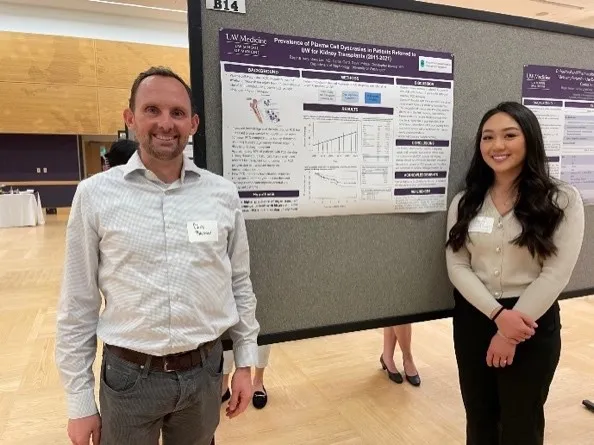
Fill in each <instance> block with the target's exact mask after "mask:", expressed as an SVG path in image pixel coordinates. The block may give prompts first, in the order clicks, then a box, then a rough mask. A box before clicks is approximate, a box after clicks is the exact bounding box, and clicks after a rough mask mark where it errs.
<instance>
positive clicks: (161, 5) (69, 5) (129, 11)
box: [0, 0, 594, 29]
mask: <svg viewBox="0 0 594 445" xmlns="http://www.w3.org/2000/svg"><path fill="white" fill-rule="evenodd" d="M192 1H200V0H192ZM277 1H283V2H290V1H291V0H277ZM418 1H424V2H426V3H435V4H442V5H451V6H459V7H463V8H469V9H477V10H483V11H491V12H498V13H502V14H509V15H515V16H522V17H529V18H534V19H539V20H545V21H550V22H558V23H565V24H570V25H575V26H581V27H586V28H593V29H594V0H418ZM2 2H4V3H13V4H18V5H38V6H45V7H48V6H51V7H53V8H62V9H70V10H79V11H87V12H97V13H103V14H115V15H123V16H132V17H144V18H151V19H156V20H166V21H175V22H186V20H187V17H186V13H185V11H186V8H187V0H52V1H51V2H49V1H48V0H0V4H1V3H2ZM247 7H248V13H249V0H247Z"/></svg>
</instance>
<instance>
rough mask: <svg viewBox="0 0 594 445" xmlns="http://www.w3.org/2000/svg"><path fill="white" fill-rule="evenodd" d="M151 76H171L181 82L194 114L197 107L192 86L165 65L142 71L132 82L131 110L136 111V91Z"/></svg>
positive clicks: (129, 101) (129, 103) (129, 104)
mask: <svg viewBox="0 0 594 445" xmlns="http://www.w3.org/2000/svg"><path fill="white" fill-rule="evenodd" d="M151 76H162V77H170V78H172V79H175V80H177V81H178V82H179V83H181V84H182V85H183V86H184V88H185V89H186V91H187V92H188V97H189V98H190V106H191V111H192V114H193V113H195V112H196V109H195V107H194V97H193V96H192V89H191V88H190V86H189V85H188V84H187V83H186V81H185V80H184V79H182V78H181V76H180V75H179V74H177V73H175V72H174V71H172V70H171V69H169V68H166V67H163V66H152V67H150V68H149V69H148V70H146V71H143V72H142V73H140V74H139V75H138V77H136V80H134V83H133V84H132V89H131V90H130V99H129V100H128V106H129V107H130V109H131V110H133V111H134V106H135V105H136V93H137V92H138V88H139V87H140V84H141V83H142V81H143V80H144V79H146V78H147V77H151Z"/></svg>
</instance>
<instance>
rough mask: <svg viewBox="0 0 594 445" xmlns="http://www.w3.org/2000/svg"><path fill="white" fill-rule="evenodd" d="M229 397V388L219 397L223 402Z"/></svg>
mask: <svg viewBox="0 0 594 445" xmlns="http://www.w3.org/2000/svg"><path fill="white" fill-rule="evenodd" d="M230 398H231V391H229V388H227V391H225V394H223V396H222V397H221V403H225V402H226V401H227V400H229V399H230Z"/></svg>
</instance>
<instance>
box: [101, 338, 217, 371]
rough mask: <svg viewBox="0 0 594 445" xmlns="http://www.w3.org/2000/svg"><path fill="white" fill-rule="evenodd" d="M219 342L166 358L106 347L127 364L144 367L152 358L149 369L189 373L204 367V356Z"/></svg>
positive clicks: (205, 344) (215, 341)
mask: <svg viewBox="0 0 594 445" xmlns="http://www.w3.org/2000/svg"><path fill="white" fill-rule="evenodd" d="M216 343H217V340H213V341H209V342H208V343H204V344H203V345H200V346H198V348H196V349H193V350H191V351H186V352H181V353H179V354H170V355H165V356H156V355H151V356H149V355H148V354H144V353H142V352H137V351H133V350H131V349H126V348H121V347H119V346H113V345H108V344H105V345H104V347H105V348H107V349H109V352H111V353H112V354H113V355H115V356H117V357H119V358H121V359H122V360H126V361H127V362H130V363H134V364H136V365H140V366H144V365H146V363H147V360H148V359H149V357H150V365H149V368H150V369H152V370H155V371H165V372H174V371H187V370H188V369H192V368H195V367H197V366H201V365H202V355H204V357H205V358H206V357H207V356H208V355H209V354H210V352H211V351H212V349H213V348H214V346H215V345H216Z"/></svg>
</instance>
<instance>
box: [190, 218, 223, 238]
mask: <svg viewBox="0 0 594 445" xmlns="http://www.w3.org/2000/svg"><path fill="white" fill-rule="evenodd" d="M188 240H189V241H190V242H191V243H205V242H209V241H218V240H219V228H218V225H217V222H216V221H196V222H188Z"/></svg>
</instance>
